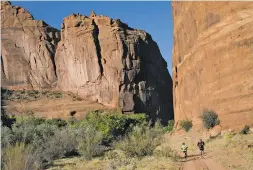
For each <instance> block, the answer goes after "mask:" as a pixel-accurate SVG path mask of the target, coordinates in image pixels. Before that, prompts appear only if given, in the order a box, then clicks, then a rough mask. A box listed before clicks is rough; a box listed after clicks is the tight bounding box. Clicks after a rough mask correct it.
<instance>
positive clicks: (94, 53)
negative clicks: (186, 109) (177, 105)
mask: <svg viewBox="0 0 253 170" xmlns="http://www.w3.org/2000/svg"><path fill="white" fill-rule="evenodd" d="M55 61H56V72H57V76H58V82H57V87H58V88H59V89H61V90H64V91H72V92H76V93H78V94H79V95H81V96H83V97H87V98H90V99H91V100H97V101H98V102H99V103H102V104H104V105H108V106H112V107H120V108H122V110H123V111H124V112H147V113H148V114H150V115H151V117H152V118H157V117H159V118H162V120H163V121H164V122H166V121H167V120H168V119H171V118H173V107H172V103H173V102H172V80H171V77H170V75H169V73H168V71H167V64H166V62H165V60H164V59H163V58H162V56H161V54H160V51H159V48H158V46H157V44H156V43H155V42H154V41H153V40H152V38H151V36H150V35H149V34H147V33H146V32H144V31H141V30H135V29H132V28H129V27H128V26H127V25H126V24H124V23H122V22H121V21H120V20H112V19H111V18H109V17H106V16H97V15H96V14H95V13H94V12H92V13H91V15H90V16H89V17H87V16H82V15H80V14H77V15H76V14H72V15H70V16H68V17H66V18H65V19H64V22H63V24H62V31H61V41H60V42H59V44H58V48H57V51H56V57H55Z"/></svg>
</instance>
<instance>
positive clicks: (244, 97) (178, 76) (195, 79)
mask: <svg viewBox="0 0 253 170" xmlns="http://www.w3.org/2000/svg"><path fill="white" fill-rule="evenodd" d="M172 8H173V20H174V48H173V95H174V99H173V102H174V112H175V121H176V123H178V122H179V120H182V119H186V118H189V119H192V120H193V124H194V126H193V128H194V127H195V128H198V127H200V126H201V119H200V115H201V112H202V111H203V110H204V109H209V110H213V111H215V112H216V113H217V114H218V115H219V119H220V120H221V126H222V128H225V129H226V128H241V127H242V126H244V125H245V124H248V125H251V126H253V33H252V28H253V2H172Z"/></svg>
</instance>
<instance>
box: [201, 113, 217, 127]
mask: <svg viewBox="0 0 253 170" xmlns="http://www.w3.org/2000/svg"><path fill="white" fill-rule="evenodd" d="M201 119H202V121H203V124H204V127H205V128H206V129H211V128H213V127H214V126H216V125H219V124H220V120H219V119H218V115H217V114H216V113H215V112H214V111H211V110H204V111H203V112H202V115H201Z"/></svg>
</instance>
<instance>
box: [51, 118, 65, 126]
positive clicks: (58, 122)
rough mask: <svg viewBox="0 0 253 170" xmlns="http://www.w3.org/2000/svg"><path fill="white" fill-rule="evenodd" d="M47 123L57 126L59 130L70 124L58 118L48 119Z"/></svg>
mask: <svg viewBox="0 0 253 170" xmlns="http://www.w3.org/2000/svg"><path fill="white" fill-rule="evenodd" d="M46 123H47V124H50V125H55V126H57V127H59V128H60V127H64V126H66V125H67V124H68V123H67V122H66V121H65V120H62V119H58V118H53V119H48V120H46Z"/></svg>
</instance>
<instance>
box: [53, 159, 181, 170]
mask: <svg viewBox="0 0 253 170" xmlns="http://www.w3.org/2000/svg"><path fill="white" fill-rule="evenodd" d="M127 159H131V158H127ZM111 161H112V160H104V159H99V158H96V159H92V160H90V161H87V160H83V159H81V158H78V157H75V158H65V159H60V160H57V161H55V163H54V166H53V167H51V168H49V169H48V170H72V169H75V170H113V168H112V167H111ZM128 162H129V163H128V164H125V165H123V164H122V165H117V167H116V170H165V169H166V170H175V169H178V166H177V165H176V164H175V163H174V162H173V161H172V160H170V159H169V158H166V157H155V156H148V157H144V158H143V159H137V158H133V160H131V161H128Z"/></svg>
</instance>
